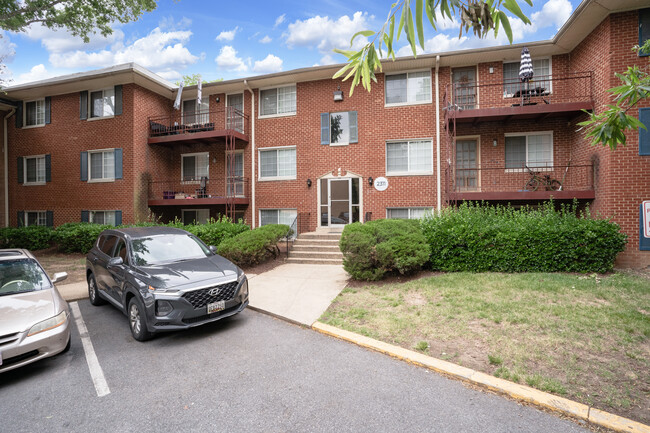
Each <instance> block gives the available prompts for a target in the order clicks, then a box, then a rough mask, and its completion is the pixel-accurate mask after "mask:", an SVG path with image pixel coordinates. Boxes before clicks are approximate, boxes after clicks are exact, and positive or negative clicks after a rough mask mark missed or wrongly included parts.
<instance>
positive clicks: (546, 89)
mask: <svg viewBox="0 0 650 433" xmlns="http://www.w3.org/2000/svg"><path fill="white" fill-rule="evenodd" d="M592 88H593V73H592V72H575V73H569V74H564V75H547V76H539V77H534V78H533V80H532V81H530V82H529V83H522V82H520V81H519V80H518V79H513V80H506V81H502V82H495V83H485V84H478V83H474V82H469V83H453V84H452V85H448V86H447V89H446V92H445V100H444V106H445V107H446V108H445V119H446V121H447V122H455V123H473V124H476V123H479V122H484V121H491V122H494V121H498V122H507V121H508V120H510V119H530V120H533V121H539V120H542V119H545V118H548V117H559V116H564V117H566V116H575V115H578V114H580V113H581V112H582V110H592V109H593V96H592V95H593V90H592Z"/></svg>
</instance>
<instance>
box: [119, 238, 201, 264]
mask: <svg viewBox="0 0 650 433" xmlns="http://www.w3.org/2000/svg"><path fill="white" fill-rule="evenodd" d="M131 246H132V248H131V250H132V251H133V259H134V262H135V264H136V266H146V265H156V264H160V263H169V262H180V261H183V260H192V259H199V258H203V257H206V256H209V255H210V250H208V249H207V248H206V247H205V245H203V243H201V242H200V241H199V240H198V239H196V238H194V237H192V236H187V235H157V236H151V237H148V238H140V239H134V240H133V241H132V242H131Z"/></svg>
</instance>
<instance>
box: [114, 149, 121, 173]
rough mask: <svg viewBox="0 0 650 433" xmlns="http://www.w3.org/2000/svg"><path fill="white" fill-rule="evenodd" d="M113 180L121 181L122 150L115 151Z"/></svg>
mask: <svg viewBox="0 0 650 433" xmlns="http://www.w3.org/2000/svg"><path fill="white" fill-rule="evenodd" d="M115 179H122V149H115Z"/></svg>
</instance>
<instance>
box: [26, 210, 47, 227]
mask: <svg viewBox="0 0 650 433" xmlns="http://www.w3.org/2000/svg"><path fill="white" fill-rule="evenodd" d="M46 225H47V212H45V211H34V212H31V211H25V227H29V226H46Z"/></svg>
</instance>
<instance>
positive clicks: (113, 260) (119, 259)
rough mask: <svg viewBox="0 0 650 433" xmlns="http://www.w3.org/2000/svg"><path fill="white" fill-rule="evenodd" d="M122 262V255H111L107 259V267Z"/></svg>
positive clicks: (118, 264)
mask: <svg viewBox="0 0 650 433" xmlns="http://www.w3.org/2000/svg"><path fill="white" fill-rule="evenodd" d="M123 263H124V260H122V257H111V258H110V259H109V260H108V265H107V266H108V267H109V268H110V267H111V266H120V265H121V264H123Z"/></svg>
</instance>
